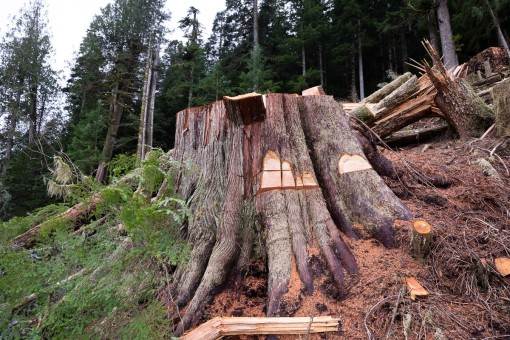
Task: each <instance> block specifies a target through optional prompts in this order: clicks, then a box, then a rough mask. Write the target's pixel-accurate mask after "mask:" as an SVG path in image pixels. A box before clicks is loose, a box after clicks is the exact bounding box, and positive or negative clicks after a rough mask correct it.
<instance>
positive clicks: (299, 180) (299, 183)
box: [296, 176, 303, 189]
mask: <svg viewBox="0 0 510 340" xmlns="http://www.w3.org/2000/svg"><path fill="white" fill-rule="evenodd" d="M296 189H303V179H302V178H301V177H300V176H296Z"/></svg>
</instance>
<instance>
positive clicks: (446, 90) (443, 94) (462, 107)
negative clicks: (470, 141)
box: [423, 41, 494, 138]
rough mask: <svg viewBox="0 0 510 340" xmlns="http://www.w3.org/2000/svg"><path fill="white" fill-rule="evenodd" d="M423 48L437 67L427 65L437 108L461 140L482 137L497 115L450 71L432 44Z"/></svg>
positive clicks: (427, 44) (425, 43)
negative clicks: (435, 92) (435, 93)
mask: <svg viewBox="0 0 510 340" xmlns="http://www.w3.org/2000/svg"><path fill="white" fill-rule="evenodd" d="M423 45H424V47H425V49H426V50H427V52H428V53H429V55H430V56H431V57H432V60H433V61H434V68H432V67H430V66H429V65H425V70H426V72H427V75H428V77H429V79H430V80H431V82H432V84H433V85H434V87H435V89H436V91H437V95H436V97H435V103H436V105H437V106H438V108H439V109H440V110H441V112H442V113H443V114H444V118H445V119H446V120H447V121H448V123H449V124H450V125H451V126H452V127H453V128H454V130H455V132H456V133H457V134H458V135H459V137H460V138H469V137H479V136H480V135H481V134H482V133H483V132H484V131H485V130H487V128H488V127H489V126H490V125H491V120H492V119H493V118H494V113H493V112H492V111H491V109H490V108H489V107H488V106H487V104H485V102H484V101H483V100H482V99H481V98H480V97H478V96H477V95H476V94H475V93H474V91H473V89H472V88H471V87H470V86H469V84H468V83H467V82H466V81H465V80H464V79H461V78H454V77H453V76H452V75H451V73H450V72H448V71H447V70H446V68H445V67H446V66H445V65H443V63H442V62H441V58H440V57H439V55H438V54H437V52H436V51H435V50H434V49H433V48H432V46H431V45H430V43H429V42H428V41H426V42H424V44H423Z"/></svg>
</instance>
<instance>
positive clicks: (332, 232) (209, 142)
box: [172, 94, 409, 335]
mask: <svg viewBox="0 0 510 340" xmlns="http://www.w3.org/2000/svg"><path fill="white" fill-rule="evenodd" d="M307 98H309V99H310V100H311V103H315V104H317V105H315V106H314V105H308V106H307V105H305V104H303V103H305V102H308V100H309V99H307ZM321 102H325V104H324V107H325V108H327V109H328V110H329V111H328V113H329V115H327V121H328V123H327V124H330V120H333V121H338V120H340V121H341V122H342V123H341V124H340V125H339V124H338V123H334V124H333V125H331V126H329V127H328V128H329V129H331V130H330V131H331V132H330V133H331V134H334V136H333V138H330V139H329V140H327V141H326V140H325V144H326V145H329V144H332V145H333V147H332V150H333V151H334V152H335V155H336V156H335V157H334V158H335V159H334V161H333V163H334V167H335V169H331V171H322V172H320V171H321V170H320V169H321V166H322V165H323V163H324V162H323V163H320V161H319V162H318V163H319V166H314V161H315V162H317V159H318V158H320V159H322V160H325V159H327V160H328V161H329V160H330V155H331V154H332V153H331V152H330V153H321V152H320V150H319V146H322V145H321V144H320V143H321V142H317V143H319V144H314V143H313V141H314V138H315V136H320V134H317V131H316V130H321V129H324V127H325V125H321V123H320V122H316V121H311V122H308V124H311V123H313V124H319V125H318V126H317V127H315V128H313V129H303V124H306V119H305V118H304V117H305V116H312V115H315V114H317V112H319V113H320V112H321V110H320V109H322V107H321V106H320V104H319V103H321ZM317 108H319V110H317ZM326 111H327V110H326ZM316 119H319V118H316ZM321 119H322V117H321ZM333 131H334V132H333ZM339 136H341V137H340V138H339ZM329 137H331V136H329ZM337 140H342V141H341V142H338V141H337ZM344 140H345V141H344ZM307 142H308V143H307ZM310 146H311V147H312V149H310V148H309V147H310ZM340 146H343V148H341V147H340ZM344 149H345V150H344ZM361 149H362V148H361V146H360V145H359V143H358V141H357V139H356V136H355V134H354V133H353V132H352V131H351V130H350V127H349V126H348V123H347V118H346V117H344V116H343V115H342V113H341V110H340V108H339V106H338V104H337V103H336V102H334V101H333V100H332V99H331V98H330V97H326V96H322V95H314V96H310V97H301V96H296V95H282V94H270V95H267V96H265V97H262V96H261V95H258V94H248V95H243V96H238V97H233V98H229V97H225V98H224V101H223V102H217V103H214V104H211V105H209V106H205V107H200V108H192V109H187V110H184V111H182V112H180V113H179V114H178V120H177V133H176V143H175V149H174V152H173V159H174V160H177V161H180V162H184V163H186V162H187V163H189V164H190V165H189V166H183V167H182V169H181V173H180V175H178V176H177V178H176V183H175V184H176V188H177V190H178V192H179V193H180V194H181V195H182V196H183V197H185V198H186V200H187V201H188V204H189V209H190V210H191V215H192V218H191V219H190V220H189V221H188V222H187V224H185V225H184V226H183V228H182V231H183V235H184V236H185V237H186V239H187V240H188V241H189V242H190V244H191V249H192V250H191V255H190V260H189V261H188V263H187V264H185V265H181V266H180V267H179V268H178V269H177V271H176V272H175V273H174V275H173V279H172V280H173V282H172V288H173V291H174V292H175V294H176V297H175V301H176V302H177V304H178V305H179V306H183V305H186V304H187V308H186V312H185V314H184V316H183V318H182V322H181V323H180V324H179V326H178V328H177V330H176V333H175V334H177V335H178V334H182V332H183V331H184V330H186V329H187V328H188V327H189V326H190V325H191V324H193V323H194V322H195V321H196V320H197V319H198V318H199V317H200V309H201V308H202V307H203V306H204V302H206V301H207V300H208V299H209V298H211V297H212V296H213V294H214V292H215V291H216V290H217V289H218V288H219V287H220V286H221V284H223V283H224V282H226V280H227V279H228V277H229V276H230V275H229V274H230V273H231V272H232V271H233V270H236V271H234V274H235V275H234V278H233V280H234V282H235V283H236V285H239V284H240V281H241V280H242V275H241V273H243V271H244V270H245V268H246V266H247V263H248V261H249V256H250V252H251V244H250V242H253V239H254V237H253V236H254V235H255V233H256V232H258V231H256V230H254V229H255V226H256V225H257V223H258V222H260V228H262V229H263V233H264V234H265V235H266V238H265V248H266V249H265V252H266V253H267V267H268V286H267V287H268V288H267V290H268V291H267V292H268V298H267V306H266V313H267V315H268V316H278V315H281V314H282V313H286V311H285V310H282V306H283V305H289V304H296V303H299V302H298V301H297V300H296V299H297V298H298V297H296V296H294V295H290V294H287V292H288V287H289V286H290V285H293V284H295V282H291V281H290V280H291V278H292V277H294V276H293V274H292V273H293V271H294V270H295V271H297V274H298V276H299V280H300V282H298V284H300V285H302V286H301V287H302V290H301V291H302V292H303V293H304V294H313V290H314V272H313V270H312V267H311V259H312V256H317V255H318V256H319V258H320V259H321V260H322V262H323V263H324V264H326V265H327V267H329V270H328V273H327V275H329V276H330V277H331V278H332V279H333V281H334V282H335V285H336V287H337V289H338V292H339V295H338V296H339V298H342V297H343V296H345V294H346V292H347V290H346V288H345V284H344V275H345V273H344V270H345V272H346V273H348V274H351V275H356V274H358V273H359V268H358V265H357V263H356V259H355V258H354V256H353V254H352V253H351V251H350V249H349V247H348V246H347V245H346V244H345V242H344V241H343V239H342V236H341V234H340V231H343V232H344V233H345V234H347V236H348V237H351V238H355V239H356V238H358V236H357V235H356V233H355V232H354V231H353V229H352V226H353V224H354V223H356V224H365V225H366V226H367V229H369V230H372V231H373V234H374V235H377V237H378V238H379V239H380V240H382V242H383V243H384V244H386V245H389V246H391V245H393V238H392V237H393V234H392V230H391V228H392V225H393V221H394V220H395V218H402V217H409V216H407V215H409V212H408V210H407V209H406V208H405V207H404V206H403V205H402V204H401V203H400V201H398V199H396V197H394V196H390V195H389V193H391V191H389V189H388V188H387V187H386V186H385V185H384V183H383V182H382V180H381V179H380V177H379V176H378V175H377V174H376V172H375V171H374V170H372V169H364V170H363V171H357V172H356V175H355V176H354V178H358V177H359V175H361V177H359V178H360V180H358V181H356V180H353V179H349V178H350V177H348V176H351V175H352V173H351V174H342V175H341V174H340V173H339V169H338V161H339V157H340V156H341V155H342V153H340V151H349V152H351V153H353V152H357V153H359V154H360V155H361V154H363V153H362V151H361ZM328 150H329V149H328ZM311 154H312V155H313V157H311V156H310V155H311ZM358 157H359V158H361V157H362V156H358ZM324 164H326V163H324ZM364 165H368V166H369V164H368V162H367V161H366V160H364V163H363V162H361V163H360V161H359V159H358V158H356V157H355V159H354V162H351V163H350V165H348V167H350V168H349V169H351V170H352V167H353V166H354V168H356V169H358V168H359V167H360V166H362V167H363V166H364ZM326 169H327V170H329V168H328V167H326ZM363 172H366V174H362V173H363ZM342 176H343V177H342ZM339 177H341V178H343V179H342V180H339V179H338V178H339ZM351 177H352V176H351ZM225 178H226V179H225ZM325 179H326V180H325ZM339 183H340V184H339ZM342 183H343V184H342ZM345 183H347V184H345ZM360 183H361V184H360ZM358 187H361V188H362V189H361V190H360V189H359V188H358ZM381 188H382V189H381ZM342 189H346V190H350V189H354V190H355V191H354V192H352V193H351V194H348V193H342ZM381 190H382V191H381ZM381 192H382V194H381ZM351 195H352V196H351ZM358 195H361V196H362V197H360V198H358V199H355V198H353V197H356V196H358ZM392 204H396V206H395V207H393V210H392V209H390V208H389V207H390V205H392ZM354 205H360V208H356V207H353V206H354ZM369 206H370V207H369ZM374 206H377V207H378V209H377V210H380V206H382V207H383V209H382V210H381V211H382V212H377V211H376V210H375V208H374ZM386 208H387V209H386ZM386 210H387V211H386ZM390 210H391V212H392V213H393V214H391V213H388V212H389V211H390ZM362 214H366V216H365V217H360V216H361V215H362ZM374 214H375V215H374ZM397 215H398V216H397ZM255 218H257V222H254V221H252V220H253V219H255ZM383 220H384V221H383ZM381 221H383V222H384V223H382V222H381ZM250 228H251V229H250ZM382 231H384V232H382Z"/></svg>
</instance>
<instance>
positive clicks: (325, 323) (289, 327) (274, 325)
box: [181, 316, 340, 340]
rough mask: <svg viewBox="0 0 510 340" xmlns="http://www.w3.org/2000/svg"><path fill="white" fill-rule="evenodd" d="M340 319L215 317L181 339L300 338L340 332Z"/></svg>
mask: <svg viewBox="0 0 510 340" xmlns="http://www.w3.org/2000/svg"><path fill="white" fill-rule="evenodd" d="M339 325H340V319H338V318H333V317H331V316H317V317H313V318H311V317H275V318H265V317H215V318H213V319H211V320H209V321H207V322H206V323H204V324H202V325H200V326H198V327H197V328H195V329H194V330H192V331H191V332H189V333H187V334H185V335H184V336H183V337H181V339H182V340H199V339H200V340H213V339H219V338H221V337H223V336H232V335H262V334H270V335H277V334H279V335H298V334H310V333H323V332H337V331H338V328H339Z"/></svg>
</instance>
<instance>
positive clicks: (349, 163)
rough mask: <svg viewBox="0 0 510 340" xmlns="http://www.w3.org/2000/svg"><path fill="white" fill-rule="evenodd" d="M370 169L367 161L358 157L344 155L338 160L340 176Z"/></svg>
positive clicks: (355, 155)
mask: <svg viewBox="0 0 510 340" xmlns="http://www.w3.org/2000/svg"><path fill="white" fill-rule="evenodd" d="M369 169H372V166H371V165H370V163H368V161H367V160H366V159H365V158H363V157H362V156H360V155H357V154H353V155H350V154H348V153H344V154H343V155H342V156H341V157H340V159H339V160H338V172H339V173H340V175H342V174H346V173H349V172H355V171H362V170H369Z"/></svg>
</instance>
